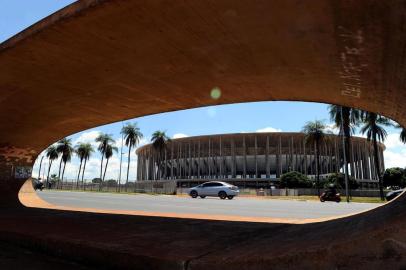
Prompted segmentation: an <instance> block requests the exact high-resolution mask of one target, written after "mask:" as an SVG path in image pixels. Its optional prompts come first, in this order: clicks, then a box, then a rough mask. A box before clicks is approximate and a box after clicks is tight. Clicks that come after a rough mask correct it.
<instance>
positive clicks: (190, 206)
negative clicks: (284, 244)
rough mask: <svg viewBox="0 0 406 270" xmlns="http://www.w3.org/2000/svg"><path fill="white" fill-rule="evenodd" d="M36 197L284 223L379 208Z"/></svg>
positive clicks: (289, 202) (83, 194)
mask: <svg viewBox="0 0 406 270" xmlns="http://www.w3.org/2000/svg"><path fill="white" fill-rule="evenodd" d="M38 195H39V196H40V197H41V198H42V199H44V200H45V201H47V202H49V203H52V204H54V205H59V206H68V207H78V208H80V207H81V208H94V209H108V210H129V211H148V212H162V213H179V214H203V215H222V216H240V217H259V218H287V219H314V218H325V217H333V216H341V215H348V214H351V213H357V212H360V211H365V210H369V209H372V208H375V207H378V206H379V205H381V204H377V203H345V202H341V203H335V202H324V203H321V202H317V201H297V200H258V199H255V198H244V197H237V198H234V199H233V200H220V199H219V198H208V197H207V198H205V199H201V198H197V199H192V198H189V197H178V196H170V195H144V194H137V195H132V194H131V195H128V194H112V193H91V192H70V191H42V192H38Z"/></svg>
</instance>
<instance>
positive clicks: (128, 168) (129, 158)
mask: <svg viewBox="0 0 406 270" xmlns="http://www.w3.org/2000/svg"><path fill="white" fill-rule="evenodd" d="M130 161H131V144H130V145H129V146H128V164H127V180H126V181H125V191H126V192H127V185H128V175H129V174H130Z"/></svg>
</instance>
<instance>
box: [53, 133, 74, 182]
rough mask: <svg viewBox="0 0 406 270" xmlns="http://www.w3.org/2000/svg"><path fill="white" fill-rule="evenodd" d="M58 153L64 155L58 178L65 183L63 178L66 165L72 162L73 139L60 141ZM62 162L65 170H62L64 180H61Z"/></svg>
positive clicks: (57, 148)
mask: <svg viewBox="0 0 406 270" xmlns="http://www.w3.org/2000/svg"><path fill="white" fill-rule="evenodd" d="M56 151H58V153H60V154H62V157H61V162H60V163H59V173H58V178H59V179H60V180H62V182H63V176H64V174H65V168H66V163H67V162H69V161H70V160H71V158H72V153H73V151H74V150H73V147H72V141H71V139H67V138H64V139H62V140H60V141H59V142H58V144H57V146H56ZM62 162H63V170H62V178H60V176H61V165H62Z"/></svg>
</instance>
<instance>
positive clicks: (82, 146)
mask: <svg viewBox="0 0 406 270" xmlns="http://www.w3.org/2000/svg"><path fill="white" fill-rule="evenodd" d="M93 152H94V149H93V146H92V145H91V144H90V143H78V144H77V145H76V149H75V153H76V155H77V156H78V157H79V160H80V165H79V171H78V178H77V180H76V188H78V186H79V177H80V172H81V168H82V163H83V161H85V163H84V165H83V171H82V184H83V177H84V174H85V169H86V163H87V161H88V160H89V159H90V156H91V154H92V153H93Z"/></svg>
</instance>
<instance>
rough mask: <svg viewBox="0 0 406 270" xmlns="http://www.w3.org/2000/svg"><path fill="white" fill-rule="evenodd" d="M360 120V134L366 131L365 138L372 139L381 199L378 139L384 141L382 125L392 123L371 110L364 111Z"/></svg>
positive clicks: (384, 131) (382, 196)
mask: <svg viewBox="0 0 406 270" xmlns="http://www.w3.org/2000/svg"><path fill="white" fill-rule="evenodd" d="M362 120H363V123H364V125H363V126H362V127H361V132H362V134H365V133H366V135H367V140H368V141H372V144H373V146H374V161H375V168H376V174H377V175H378V179H379V193H380V195H381V200H382V201H383V200H384V199H385V197H384V194H383V183H382V172H381V167H380V163H379V154H378V141H379V142H384V141H385V139H386V136H387V133H386V130H385V129H384V127H386V126H391V125H392V124H391V122H390V120H389V119H388V118H386V117H383V116H381V115H378V114H376V113H371V112H364V113H363V116H362Z"/></svg>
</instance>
